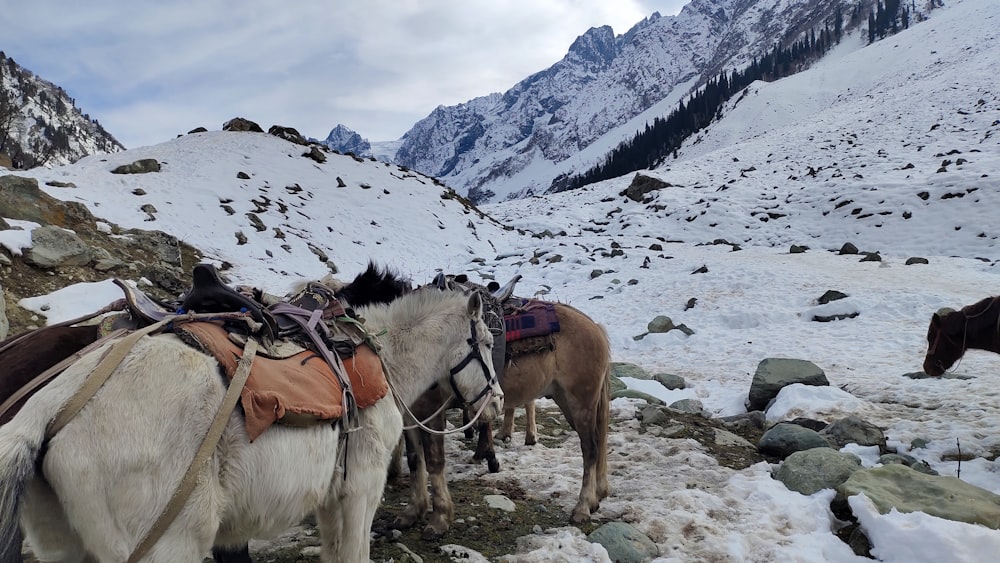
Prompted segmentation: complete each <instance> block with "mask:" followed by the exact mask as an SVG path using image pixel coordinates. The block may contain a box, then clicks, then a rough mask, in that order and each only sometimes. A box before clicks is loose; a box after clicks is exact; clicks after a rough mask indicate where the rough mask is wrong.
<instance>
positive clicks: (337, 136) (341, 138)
mask: <svg viewBox="0 0 1000 563" xmlns="http://www.w3.org/2000/svg"><path fill="white" fill-rule="evenodd" d="M320 142H321V143H322V144H323V145H325V146H326V147H327V148H329V149H330V150H334V151H339V152H342V153H353V154H355V155H357V156H361V157H365V156H372V145H371V143H369V142H368V139H365V138H364V137H362V136H361V135H359V134H358V133H357V132H356V131H354V130H353V129H350V128H348V127H346V126H344V125H340V124H338V125H337V126H336V127H334V128H333V129H331V130H330V134H329V135H327V136H326V139H323V140H322V141H320Z"/></svg>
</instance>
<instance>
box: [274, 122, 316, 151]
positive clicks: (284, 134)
mask: <svg viewBox="0 0 1000 563" xmlns="http://www.w3.org/2000/svg"><path fill="white" fill-rule="evenodd" d="M267 132H268V134H270V135H274V136H275V137H278V138H279V139H284V140H286V141H288V142H290V143H295V144H296V145H302V146H308V145H309V141H307V140H306V138H305V137H303V136H302V134H301V133H299V132H298V130H296V129H295V128H294V127H282V126H281V125H272V126H271V128H270V129H268V130H267Z"/></svg>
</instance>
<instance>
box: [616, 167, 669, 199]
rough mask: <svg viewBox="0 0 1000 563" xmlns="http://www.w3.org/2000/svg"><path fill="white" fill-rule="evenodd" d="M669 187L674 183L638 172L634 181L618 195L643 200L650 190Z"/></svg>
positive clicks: (633, 178)
mask: <svg viewBox="0 0 1000 563" xmlns="http://www.w3.org/2000/svg"><path fill="white" fill-rule="evenodd" d="M669 187H672V184H670V183H669V182H664V181H663V180H660V179H659V178H653V177H652V176H646V175H645V174H639V173H638V172H637V173H636V175H635V176H633V177H632V183H631V184H629V186H628V187H627V188H625V190H624V191H622V192H621V193H620V194H618V195H623V196H625V197H627V198H629V199H631V200H632V201H638V202H642V201H643V200H645V199H646V194H648V193H649V192H653V191H656V190H662V189H664V188H669Z"/></svg>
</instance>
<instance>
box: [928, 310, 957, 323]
mask: <svg viewBox="0 0 1000 563" xmlns="http://www.w3.org/2000/svg"><path fill="white" fill-rule="evenodd" d="M954 312H955V310H954V309H952V308H951V307H942V308H940V309H938V310H937V312H936V313H934V314H933V315H931V324H932V325H940V324H941V323H942V322H943V321H944V318H945V317H946V316H947V315H950V314H951V313H954Z"/></svg>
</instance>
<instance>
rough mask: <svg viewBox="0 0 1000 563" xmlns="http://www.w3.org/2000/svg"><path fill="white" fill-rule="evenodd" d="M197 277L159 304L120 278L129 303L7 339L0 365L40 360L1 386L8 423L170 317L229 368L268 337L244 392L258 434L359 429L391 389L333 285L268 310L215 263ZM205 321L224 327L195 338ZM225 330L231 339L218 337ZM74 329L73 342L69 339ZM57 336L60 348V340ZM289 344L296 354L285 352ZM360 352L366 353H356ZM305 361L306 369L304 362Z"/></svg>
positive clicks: (176, 328) (1, 409)
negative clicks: (115, 344)
mask: <svg viewBox="0 0 1000 563" xmlns="http://www.w3.org/2000/svg"><path fill="white" fill-rule="evenodd" d="M192 278H193V284H192V287H191V289H189V290H188V291H187V292H185V293H184V294H183V295H182V296H181V298H180V299H179V300H178V301H177V302H175V303H172V304H166V303H162V302H159V301H157V300H155V299H153V298H151V297H149V296H148V295H146V294H145V293H143V292H142V291H140V290H139V289H138V288H134V287H132V286H130V285H129V284H127V283H125V282H123V281H121V280H119V279H115V280H114V283H115V284H116V285H118V286H119V287H120V288H121V289H122V291H123V293H124V295H125V297H124V299H121V300H118V301H116V302H114V303H112V304H111V305H108V306H107V307H105V308H103V309H101V310H100V311H97V312H95V313H93V314H91V315H87V316H84V317H80V318H77V319H73V320H70V321H66V322H64V323H59V324H58V325H52V326H48V327H43V328H40V329H36V330H35V331H32V332H30V333H27V334H25V335H21V336H19V337H15V338H11V339H8V340H7V341H5V342H2V343H0V362H3V363H4V364H6V365H11V364H10V360H11V358H14V359H18V358H35V357H38V358H42V360H37V361H35V362H33V363H31V362H21V361H18V362H17V363H15V364H14V365H18V366H20V369H18V370H11V371H10V372H9V373H7V374H6V375H5V377H4V381H3V385H2V386H0V391H2V390H3V389H9V391H8V392H7V393H4V394H5V395H7V396H3V395H4V394H0V421H4V422H5V421H6V420H9V419H10V418H12V417H13V416H14V414H16V412H17V410H19V409H20V407H21V405H23V403H24V402H25V401H26V400H27V398H28V397H30V395H31V394H33V393H34V392H35V391H37V390H38V389H40V388H41V387H42V386H44V385H45V384H46V383H47V382H48V381H50V380H51V379H52V378H54V377H55V376H56V375H58V374H59V373H61V372H62V371H63V370H64V369H66V367H68V366H69V365H71V364H72V363H73V362H74V361H76V359H78V358H79V357H80V356H82V355H83V354H85V353H87V352H88V351H90V350H92V349H96V348H98V347H100V346H101V345H103V344H104V343H105V342H107V341H108V340H110V339H113V338H118V337H120V336H123V335H124V334H127V333H128V332H132V331H136V330H138V329H142V328H146V327H151V326H152V325H154V324H156V323H163V322H164V321H166V320H169V321H170V323H169V324H165V325H164V327H163V328H162V329H161V330H163V331H173V332H176V333H178V336H180V337H181V338H182V340H185V339H186V340H187V341H188V342H189V344H190V343H194V342H197V343H198V344H197V347H198V348H199V349H201V350H203V351H206V352H208V353H210V354H212V355H213V356H215V357H216V358H217V359H219V361H220V364H222V365H223V366H226V365H227V363H226V362H225V361H223V360H222V359H221V358H223V357H225V358H227V359H228V360H232V359H233V357H234V353H235V354H236V357H237V358H238V357H239V353H238V352H239V351H240V350H242V344H240V345H239V346H237V345H236V344H235V343H239V342H245V339H246V338H247V337H251V336H252V337H254V338H255V339H256V340H258V341H260V342H261V343H262V345H263V347H264V351H262V352H261V354H260V356H259V359H258V360H255V361H254V363H253V367H252V369H251V377H250V378H249V379H250V380H252V383H249V384H248V385H249V392H246V390H245V393H244V395H245V396H246V397H248V398H249V399H247V398H244V411H245V412H246V413H247V414H248V417H247V418H248V426H247V429H248V432H249V433H250V435H251V437H253V438H255V437H257V436H259V434H260V432H262V431H263V429H265V428H266V427H267V426H269V425H270V424H271V423H273V422H275V421H279V420H280V421H282V422H285V421H286V419H287V421H289V422H290V423H293V424H297V425H301V424H305V423H306V422H308V421H330V420H344V422H345V423H346V424H347V425H348V426H352V425H356V423H357V409H358V408H363V406H368V405H370V404H373V403H374V402H375V401H377V400H378V399H381V398H382V397H383V396H384V395H385V394H386V390H387V389H388V384H387V382H386V380H385V376H384V373H383V371H382V369H381V362H380V360H379V359H378V356H377V350H376V349H375V346H374V340H373V339H372V338H371V336H370V335H368V333H367V332H366V331H365V330H364V328H363V326H362V325H361V324H360V322H358V321H357V319H354V318H353V317H351V316H350V315H349V314H348V312H347V310H346V309H344V307H343V306H342V305H341V304H340V302H339V301H338V300H337V299H336V296H334V295H333V293H332V292H331V291H329V290H328V289H326V288H325V287H323V286H319V285H318V284H310V286H307V287H308V288H309V289H310V292H309V296H308V298H307V297H302V296H299V297H300V299H299V300H297V301H292V302H278V303H272V304H271V305H269V306H268V305H264V304H263V303H261V302H260V301H259V300H255V299H254V298H253V297H252V296H251V295H247V294H246V293H242V292H240V291H237V290H235V289H233V288H231V287H229V286H228V285H226V284H225V283H224V282H223V281H222V279H221V276H220V275H219V273H218V271H217V270H216V269H215V267H214V266H212V265H210V264H199V265H197V266H195V268H194V271H193V275H192ZM316 295H320V297H319V298H316V297H315V296H316ZM171 308H173V309H174V310H171ZM109 312H117V314H113V315H108V316H105V317H103V318H102V320H101V321H100V323H99V324H98V325H96V326H95V325H81V326H75V325H78V324H79V323H83V322H85V321H89V320H91V319H93V318H96V317H100V316H102V315H105V314H106V313H109ZM206 317H208V318H209V319H212V321H213V323H214V324H212V323H198V324H199V325H204V324H209V325H210V326H214V327H216V328H217V329H218V330H214V329H213V332H214V333H215V337H212V338H209V337H207V336H203V337H202V338H198V337H193V336H191V334H192V333H193V332H195V331H198V330H199V329H197V328H191V329H190V330H189V329H188V325H192V326H193V323H192V322H191V321H192V320H195V319H197V320H205V318H206ZM219 331H221V334H224V335H225V336H224V337H219ZM201 332H202V333H205V332H206V331H205V330H202V331H201ZM67 335H69V336H72V338H71V339H67ZM185 337H187V338H185ZM53 342H57V343H59V346H52V343H53ZM289 347H291V348H292V349H293V350H292V352H286V353H280V352H278V350H279V349H282V348H283V349H287V348H289ZM233 348H236V351H235V352H234V350H233ZM331 350H334V351H335V352H334V351H331ZM358 350H362V351H361V352H360V353H358V352H357V351H358ZM355 356H357V358H355ZM282 358H284V359H282ZM341 358H347V361H346V362H345V361H343V360H342V359H341ZM234 365H235V364H234ZM306 365H308V367H304V366H306ZM229 375H230V376H231V375H232V371H229ZM359 377H360V378H361V379H358V378H359ZM356 379H358V382H356V381H355V380H356ZM310 381H313V382H315V381H319V382H320V383H318V385H320V386H325V387H326V388H327V389H326V390H325V391H323V392H311V393H306V395H305V396H304V397H303V395H302V392H303V390H305V389H311V388H312V387H311V385H310ZM264 382H266V383H264ZM257 385H261V388H260V389H258V388H257V387H256V386H257ZM355 388H359V389H362V390H363V391H364V393H363V396H362V397H360V400H359V397H356V396H355V393H354V389H355ZM313 391H315V389H313ZM261 397H265V398H264V399H262V398H261ZM330 401H334V403H333V404H330ZM248 405H249V408H248ZM362 405H363V406H362ZM251 419H252V421H251ZM265 421H269V422H265Z"/></svg>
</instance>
